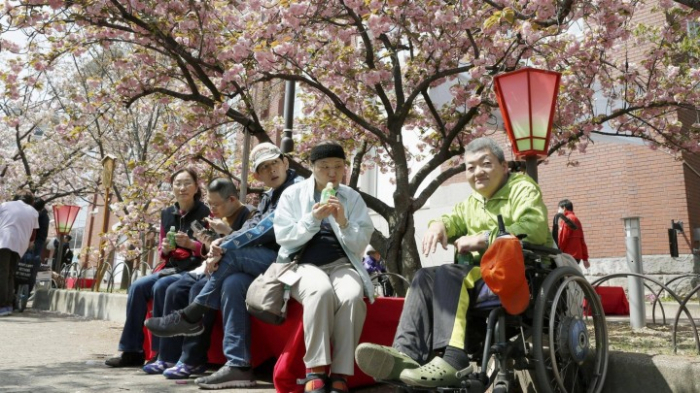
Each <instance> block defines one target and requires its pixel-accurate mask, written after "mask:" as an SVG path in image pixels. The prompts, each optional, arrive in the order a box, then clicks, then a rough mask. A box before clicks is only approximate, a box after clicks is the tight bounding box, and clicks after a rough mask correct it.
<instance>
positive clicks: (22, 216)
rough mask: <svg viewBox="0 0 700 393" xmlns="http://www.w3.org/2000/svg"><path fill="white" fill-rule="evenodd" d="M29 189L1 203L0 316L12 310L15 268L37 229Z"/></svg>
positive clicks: (37, 218)
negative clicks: (9, 200) (10, 200)
mask: <svg viewBox="0 0 700 393" xmlns="http://www.w3.org/2000/svg"><path fill="white" fill-rule="evenodd" d="M33 203H34V195H33V194H32V193H31V191H28V190H23V191H19V192H18V193H17V194H16V195H15V197H14V200H13V201H12V202H5V203H3V204H0V316H5V315H10V314H12V303H13V300H14V297H15V271H16V270H17V264H18V263H19V259H20V257H22V255H24V253H25V252H26V251H27V249H28V248H29V243H30V242H31V241H32V240H34V238H35V237H36V232H37V229H39V213H38V212H37V211H36V209H34V208H33V207H32V204H33Z"/></svg>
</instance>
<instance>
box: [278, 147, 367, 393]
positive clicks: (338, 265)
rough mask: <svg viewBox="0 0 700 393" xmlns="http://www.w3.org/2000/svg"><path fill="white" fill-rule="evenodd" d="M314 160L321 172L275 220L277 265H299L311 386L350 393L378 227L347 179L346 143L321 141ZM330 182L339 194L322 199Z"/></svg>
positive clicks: (296, 287)
mask: <svg viewBox="0 0 700 393" xmlns="http://www.w3.org/2000/svg"><path fill="white" fill-rule="evenodd" d="M310 159H311V165H312V170H313V176H312V177H310V178H309V179H307V180H305V181H303V182H301V183H298V184H295V185H293V186H291V187H289V188H288V189H287V190H285V191H284V193H283V194H282V196H281V197H280V201H279V205H278V207H277V213H276V215H275V219H274V229H275V236H276V238H277V243H278V244H279V245H280V246H281V248H280V250H279V254H278V257H277V262H278V263H289V262H291V261H292V260H295V259H296V260H297V262H298V265H297V266H296V268H295V273H296V274H295V275H293V277H292V278H291V279H292V281H293V280H295V279H297V281H296V282H295V283H294V284H293V285H292V288H291V296H292V298H294V299H296V300H297V301H299V302H300V303H301V304H302V306H303V308H304V314H303V323H304V343H305V345H306V355H305V356H304V364H305V365H306V379H305V381H304V382H305V387H304V391H305V392H312V393H320V392H347V391H348V387H347V376H350V375H353V372H354V365H355V361H354V355H353V352H354V350H355V347H356V346H357V344H358V342H359V339H360V333H362V326H363V324H364V321H365V316H366V313H367V306H366V305H365V303H364V301H363V299H362V298H363V293H364V295H366V296H367V297H368V298H369V299H370V301H374V298H373V293H374V286H373V284H372V282H371V280H370V277H369V275H368V274H367V271H366V270H365V269H364V267H363V265H362V254H363V252H364V250H365V247H367V245H368V244H369V239H370V237H371V235H372V232H373V231H374V225H373V224H372V220H371V219H370V217H369V214H368V211H367V205H366V204H365V202H364V201H363V200H362V197H361V196H360V194H359V193H358V192H357V191H355V190H353V189H352V188H350V187H347V186H345V185H342V184H340V182H341V180H342V179H343V176H344V175H345V152H344V151H343V148H342V146H340V145H339V144H338V143H337V142H331V141H326V142H321V143H320V144H318V145H316V146H315V147H314V148H313V149H312V150H311V155H310ZM328 183H332V187H333V189H334V190H335V192H336V193H335V196H331V197H330V198H329V199H328V201H327V202H325V203H322V202H323V201H322V200H321V196H322V193H323V190H324V188H326V186H327V184H328ZM331 347H333V353H332V354H331ZM329 365H330V377H329V376H328V374H327V371H326V368H327V367H328V366H329ZM327 385H328V386H327Z"/></svg>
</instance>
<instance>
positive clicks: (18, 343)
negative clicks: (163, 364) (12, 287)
mask: <svg viewBox="0 0 700 393" xmlns="http://www.w3.org/2000/svg"><path fill="white" fill-rule="evenodd" d="M121 328H122V326H121V324H119V323H116V322H109V321H102V320H94V319H87V318H83V317H78V316H74V315H67V314H59V313H56V312H51V311H37V310H32V309H27V310H26V311H25V312H24V313H15V314H12V315H11V316H8V317H1V318H0V392H3V393H5V392H13V393H15V392H17V393H19V392H23V393H24V392H27V393H29V392H31V393H44V392H81V393H85V392H194V391H197V392H201V391H202V390H200V389H199V387H197V385H195V384H194V383H193V381H194V379H190V380H188V381H180V383H176V382H175V381H170V380H167V379H165V378H163V377H162V376H158V375H155V376H154V375H146V374H145V373H143V372H142V371H141V370H140V369H137V368H122V369H114V368H109V367H107V366H105V365H104V360H105V359H106V358H108V357H111V356H113V355H114V354H115V353H116V347H117V343H118V341H119V334H120V333H121ZM256 376H258V386H257V387H256V388H249V389H237V390H230V391H234V392H242V391H253V392H256V393H268V392H270V393H271V392H274V391H275V389H274V387H273V385H272V383H271V371H269V372H265V371H264V370H262V371H261V372H260V373H256ZM358 391H361V392H363V393H370V392H375V393H379V392H382V391H384V392H386V391H389V390H388V389H387V388H381V387H375V388H370V389H361V390H358Z"/></svg>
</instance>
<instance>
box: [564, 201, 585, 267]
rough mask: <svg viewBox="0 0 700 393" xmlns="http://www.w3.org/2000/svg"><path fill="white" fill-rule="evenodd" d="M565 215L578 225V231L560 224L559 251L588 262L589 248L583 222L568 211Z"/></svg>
mask: <svg viewBox="0 0 700 393" xmlns="http://www.w3.org/2000/svg"><path fill="white" fill-rule="evenodd" d="M564 215H565V216H566V218H568V219H569V220H571V221H572V222H573V223H574V224H575V225H576V229H571V227H569V226H568V225H566V223H565V222H560V223H559V241H558V244H559V249H560V250H562V251H564V252H565V253H567V254H569V255H571V256H572V257H574V258H575V259H580V260H583V261H587V260H588V246H586V239H585V238H584V237H583V227H582V226H581V221H579V220H578V217H576V215H575V214H574V212H572V211H568V210H566V211H565V212H564ZM562 221H563V220H562Z"/></svg>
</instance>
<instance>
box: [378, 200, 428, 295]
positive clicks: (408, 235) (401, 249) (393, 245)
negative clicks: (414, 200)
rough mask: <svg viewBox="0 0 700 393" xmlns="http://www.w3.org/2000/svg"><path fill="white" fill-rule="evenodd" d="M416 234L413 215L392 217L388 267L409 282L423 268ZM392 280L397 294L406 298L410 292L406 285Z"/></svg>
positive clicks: (387, 249)
mask: <svg viewBox="0 0 700 393" xmlns="http://www.w3.org/2000/svg"><path fill="white" fill-rule="evenodd" d="M415 233H416V229H415V224H414V221H413V214H412V213H400V214H398V213H397V214H395V215H393V216H392V217H390V219H389V234H390V235H389V238H388V241H387V248H386V267H387V270H388V271H389V272H390V273H398V274H400V275H402V276H403V277H405V278H406V279H407V280H408V281H409V282H411V280H412V279H413V276H414V275H415V273H416V271H418V269H420V268H421V263H420V255H419V254H418V246H417V245H416V239H415ZM390 280H391V285H392V286H393V287H394V289H395V290H396V293H397V294H398V295H400V296H405V295H406V291H407V290H408V288H407V287H406V284H405V283H404V282H403V281H400V280H398V279H396V278H390Z"/></svg>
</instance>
